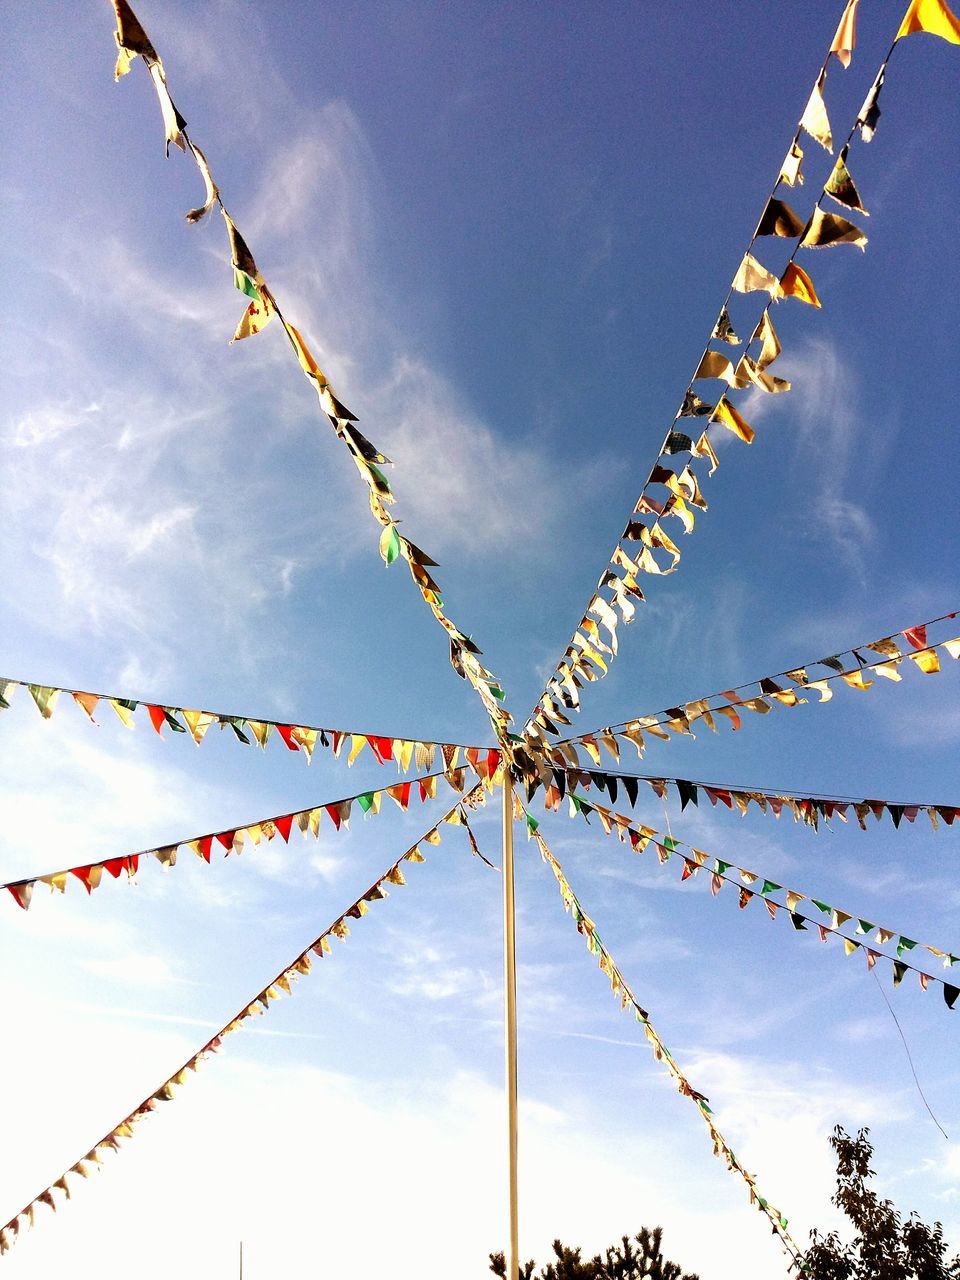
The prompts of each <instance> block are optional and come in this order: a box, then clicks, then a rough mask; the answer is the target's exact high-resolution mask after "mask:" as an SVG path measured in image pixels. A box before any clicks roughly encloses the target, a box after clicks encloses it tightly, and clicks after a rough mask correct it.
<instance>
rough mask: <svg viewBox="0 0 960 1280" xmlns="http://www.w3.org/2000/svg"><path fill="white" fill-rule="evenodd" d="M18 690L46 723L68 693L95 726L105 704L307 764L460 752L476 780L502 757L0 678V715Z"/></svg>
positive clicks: (426, 765)
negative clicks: (270, 748)
mask: <svg viewBox="0 0 960 1280" xmlns="http://www.w3.org/2000/svg"><path fill="white" fill-rule="evenodd" d="M17 689H26V690H27V691H28V693H29V694H30V697H31V698H32V699H33V701H34V702H35V703H36V706H37V709H38V710H39V712H40V714H41V715H42V716H43V718H44V719H45V720H49V719H50V718H51V717H52V715H53V713H54V710H55V708H56V705H57V700H58V699H59V697H60V695H61V694H67V695H68V696H69V697H70V698H72V700H73V701H74V702H75V703H76V704H77V706H78V707H80V708H81V710H82V711H83V712H84V713H85V714H86V716H87V718H88V719H89V721H90V723H91V724H96V723H97V721H96V720H95V719H94V712H95V711H96V710H97V707H98V706H99V704H101V703H103V704H105V705H109V706H110V707H111V708H112V710H113V711H115V712H116V714H117V716H118V717H119V719H120V721H121V723H122V724H123V725H124V727H125V728H127V729H133V728H134V726H135V724H136V712H137V711H138V710H140V711H146V713H147V716H148V717H149V720H150V723H151V725H152V726H153V728H154V729H155V730H156V732H157V734H158V735H159V736H160V737H161V738H162V737H163V731H164V729H165V728H167V729H170V730H171V731H172V732H173V733H183V734H188V735H189V736H190V737H191V738H192V739H193V741H194V742H195V743H196V744H197V746H199V745H200V743H201V742H202V741H203V739H204V737H205V735H206V733H207V731H208V730H209V729H211V728H212V727H213V726H214V725H216V726H217V728H218V729H220V730H221V731H222V730H224V729H230V730H231V731H232V737H233V738H234V739H235V740H236V741H237V742H241V743H243V745H244V746H247V747H249V746H250V745H251V743H252V742H256V744H257V745H258V746H259V747H260V748H261V750H266V746H267V742H268V741H269V739H270V738H271V737H272V738H273V739H274V741H277V740H280V741H282V742H283V744H284V746H285V747H286V748H287V750H288V751H296V752H300V753H301V754H302V755H303V758H304V759H305V760H306V762H307V764H309V763H310V762H311V760H312V759H313V752H314V749H315V748H316V746H317V744H318V743H319V744H320V746H321V747H324V748H327V749H329V750H330V751H331V752H332V753H333V755H334V757H335V758H336V759H339V758H340V756H341V753H342V752H343V751H344V748H345V747H347V752H346V755H347V764H348V765H352V764H353V763H354V761H355V760H356V759H357V757H358V756H359V755H360V753H361V752H362V751H363V750H364V748H365V747H369V748H370V752H371V754H372V755H373V756H374V758H375V759H376V761H377V763H378V764H386V763H387V761H389V760H394V761H396V764H397V768H398V770H399V771H401V772H404V773H405V772H406V771H407V770H408V769H409V768H410V765H411V763H413V764H414V765H415V766H416V768H417V769H431V768H432V767H433V762H434V759H435V757H436V753H437V751H439V752H440V754H441V757H442V759H443V762H444V764H445V765H446V766H447V767H449V768H455V767H456V765H457V764H458V762H459V757H460V753H461V752H462V753H463V758H464V759H465V760H466V762H467V764H469V765H470V767H471V769H473V771H474V773H475V774H476V775H477V777H478V778H486V777H489V776H490V775H491V774H492V773H495V772H496V770H497V769H498V768H499V766H500V753H499V751H497V750H496V749H495V748H492V747H478V746H469V745H467V744H465V743H461V742H422V741H420V740H418V739H411V738H395V737H389V736H387V735H385V734H374V733H361V732H359V731H358V730H356V729H330V728H321V727H320V726H319V725H302V724H283V723H282V722H280V721H278V720H259V719H255V718H254V717H252V716H247V715H230V714H228V713H227V712H224V711H195V710H190V709H189V708H184V707H174V706H168V705H167V704H165V703H159V702H149V701H147V700H145V699H142V698H141V699H136V698H125V697H120V696H118V695H116V694H110V693H87V692H84V691H83V690H82V689H68V688H66V687H65V686H57V685H48V684H34V683H31V682H30V681H28V680H5V679H2V678H0V711H6V710H9V708H10V701H9V699H10V697H11V696H12V695H13V693H14V692H15V691H16V690H17ZM141 719H142V716H141ZM348 744H349V745H348Z"/></svg>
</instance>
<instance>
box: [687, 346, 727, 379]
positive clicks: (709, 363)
mask: <svg viewBox="0 0 960 1280" xmlns="http://www.w3.org/2000/svg"><path fill="white" fill-rule="evenodd" d="M698 378H721V379H722V380H723V381H724V382H726V383H727V385H728V386H732V385H733V381H734V378H733V365H732V364H731V363H730V361H729V360H728V359H727V357H726V356H725V355H722V354H721V353H720V352H719V351H705V352H704V353H703V358H702V359H701V361H700V364H699V365H698V366H697V372H696V373H695V374H694V375H693V379H694V381H695V382H696V380H697V379H698Z"/></svg>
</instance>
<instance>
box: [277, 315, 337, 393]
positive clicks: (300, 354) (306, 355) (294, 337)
mask: <svg viewBox="0 0 960 1280" xmlns="http://www.w3.org/2000/svg"><path fill="white" fill-rule="evenodd" d="M284 328H285V329H286V331H287V337H288V338H289V339H290V343H291V345H292V346H293V349H294V351H295V352H296V353H297V359H298V360H299V361H300V368H301V369H302V370H303V372H304V373H305V374H306V375H307V377H308V378H313V379H314V380H315V381H316V382H317V383H319V385H320V386H321V387H325V386H326V385H327V379H326V377H325V376H324V373H323V370H322V369H321V368H320V366H319V365H318V364H317V362H316V360H314V358H313V356H312V354H311V352H310V348H309V347H308V346H307V344H306V343H305V342H304V340H303V338H302V336H301V334H300V330H299V329H295V328H294V327H293V325H292V324H287V322H286V321H284Z"/></svg>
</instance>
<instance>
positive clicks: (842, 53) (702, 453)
mask: <svg viewBox="0 0 960 1280" xmlns="http://www.w3.org/2000/svg"><path fill="white" fill-rule="evenodd" d="M857 5H858V0H848V3H847V5H846V7H845V8H844V11H843V15H842V17H841V19H840V23H839V25H838V27H837V30H836V33H835V35H834V38H833V41H832V43H831V46H830V49H829V51H828V53H827V56H826V58H825V59H824V62H823V64H822V66H821V68H820V71H819V73H818V75H817V78H816V81H815V83H814V86H813V89H812V92H811V94H810V97H809V99H808V100H807V104H806V107H805V108H804V111H803V115H802V116H801V119H800V122H799V124H798V126H797V129H796V132H795V134H794V137H793V140H792V142H791V143H790V147H789V149H788V151H787V155H786V158H785V160H784V162H783V164H782V166H781V168H780V171H779V173H778V175H777V181H776V183H775V184H774V189H773V191H771V192H770V195H769V196H768V198H767V201H766V204H765V205H764V211H763V213H762V214H761V216H760V220H759V222H758V223H757V228H756V231H755V232H754V234H753V236H752V237H751V239H750V242H749V244H748V245H747V249H746V251H745V252H744V254H743V257H742V259H741V261H740V265H739V267H738V269H737V271H736V274H735V276H734V278H733V281H732V282H731V285H730V288H729V290H728V291H727V296H726V297H725V298H724V300H723V303H722V305H721V308H720V313H719V316H718V318H717V320H716V322H715V324H714V326H713V329H712V330H711V341H714V340H718V341H722V342H726V343H731V344H733V345H736V344H737V341H738V340H737V337H736V334H735V332H734V329H733V325H732V322H731V320H730V315H729V311H728V304H729V301H730V298H731V297H732V295H733V294H734V293H744V294H749V293H754V292H761V293H766V294H767V295H768V299H769V300H768V302H767V304H766V306H765V308H764V311H763V315H762V318H761V321H760V324H759V325H758V326H757V329H756V330H755V331H754V336H753V338H752V339H751V342H753V341H755V340H757V338H758V332H759V330H760V329H761V327H764V326H766V325H768V324H769V308H770V305H771V304H772V303H774V302H777V301H780V300H783V299H787V298H794V299H796V300H797V301H799V302H803V303H806V304H807V305H808V306H812V307H816V308H819V307H820V306H821V302H820V298H819V296H818V294H817V290H816V287H815V285H814V283H813V280H812V279H811V278H810V275H809V273H808V272H807V271H805V270H804V268H803V267H801V266H800V265H799V264H798V263H797V262H796V261H795V260H794V258H795V254H796V252H797V250H798V249H799V248H801V247H803V248H824V247H827V246H830V245H838V244H853V245H856V246H858V247H859V248H861V249H862V248H864V247H865V245H866V243H867V237H866V235H865V234H864V233H863V231H862V230H861V229H860V228H859V227H857V226H855V225H854V224H853V223H852V222H850V221H849V220H848V219H846V218H845V217H842V216H841V215H839V214H836V213H830V212H827V211H825V210H823V209H822V208H821V205H822V203H823V201H824V199H826V197H827V196H828V195H829V196H831V197H832V198H834V199H837V200H839V202H840V203H845V202H847V207H848V208H860V209H862V202H861V201H860V197H859V193H858V192H857V190H856V187H855V186H854V184H853V180H852V179H851V178H850V175H849V171H848V170H847V168H846V160H847V156H848V153H849V146H850V142H851V139H852V138H853V136H854V134H855V133H856V132H857V130H858V129H859V130H860V132H861V135H862V136H863V137H864V139H865V140H867V139H868V138H869V136H872V134H871V132H870V131H871V130H872V129H873V128H875V126H876V120H877V118H878V117H879V110H878V109H877V107H876V98H877V96H878V95H879V90H880V86H881V85H882V84H883V77H884V74H885V72H886V67H887V61H885V62H884V63H883V64H882V66H881V68H880V71H879V73H878V76H877V79H876V81H875V84H874V90H873V91H872V98H870V97H868V101H867V102H866V103H864V106H863V108H861V111H860V113H859V114H858V116H857V119H856V121H855V122H854V125H853V127H852V128H851V129H850V132H849V134H848V136H847V140H846V142H845V143H844V145H843V147H842V148H841V150H840V157H839V159H838V161H837V162H836V164H835V165H834V168H833V171H832V173H831V175H830V177H829V178H828V180H827V184H826V185H825V186H824V188H823V189H822V191H821V193H820V195H819V197H818V198H817V202H816V206H815V208H814V210H813V212H812V214H811V215H810V217H809V218H808V220H807V221H806V222H804V221H803V220H802V218H801V217H800V216H799V215H798V214H797V213H796V212H795V211H794V210H793V209H792V208H791V207H790V205H789V204H787V203H786V201H784V200H783V199H781V198H780V197H779V196H778V195H777V189H778V187H779V186H780V184H781V183H783V184H784V185H786V186H790V187H794V188H795V187H797V186H799V185H800V184H802V182H803V174H802V172H801V166H802V162H803V150H802V148H801V146H800V138H801V135H802V134H804V133H806V134H808V135H809V136H810V137H812V138H814V139H815V140H816V141H817V142H818V143H820V145H821V146H823V147H824V148H825V149H826V150H827V151H829V152H830V153H831V154H832V153H833V135H832V129H831V125H830V120H829V116H828V113H827V108H826V103H825V101H824V97H823V90H824V85H825V82H826V76H827V69H828V66H829V63H830V59H831V58H832V57H836V58H837V60H838V62H840V64H841V65H842V66H844V67H846V66H849V64H850V60H851V56H852V53H853V49H854V47H855V43H856V34H855V27H856V15H857ZM920 5H921V0H917V4H916V5H912V6H911V10H910V11H909V12H908V17H907V18H905V19H904V25H903V27H902V28H901V31H902V32H906V31H908V30H909V31H912V30H919V29H924V30H935V31H936V32H937V34H941V35H944V37H945V38H947V39H950V38H952V36H951V35H950V34H949V32H950V31H952V26H951V25H950V24H951V22H952V21H954V20H953V19H952V15H951V16H950V18H944V17H943V16H942V15H941V9H943V8H945V7H944V6H942V3H941V0H922V5H923V6H926V7H924V8H923V13H922V14H921V10H920V7H918V6H920ZM934 8H936V9H937V12H936V14H934V12H933V9H934ZM914 11H916V12H914ZM947 12H948V11H947ZM911 14H913V16H912V17H911V16H910V15H911ZM908 19H909V20H908ZM921 22H923V23H926V24H927V25H925V26H920V25H916V24H920V23H921ZM944 24H946V25H944ZM764 236H779V237H784V238H788V239H790V238H796V239H797V245H796V246H795V249H794V254H792V255H791V258H790V260H789V262H788V263H787V265H786V267H785V268H784V270H783V272H782V273H781V274H780V275H779V276H777V275H776V274H774V273H773V272H771V271H769V270H768V269H767V268H766V267H765V266H763V264H762V263H761V262H759V261H758V260H757V258H756V257H755V256H754V255H753V253H752V249H753V246H754V244H755V242H756V241H757V239H758V238H760V237H764ZM760 340H761V341H762V338H761V339H760ZM749 345H750V344H747V346H748V350H745V351H744V352H743V354H742V356H741V359H740V361H739V363H738V364H735V363H734V361H732V360H731V359H729V357H727V356H726V355H723V354H722V353H721V352H719V351H715V350H713V349H711V347H710V345H709V343H708V345H707V348H706V350H705V351H704V352H703V354H702V356H701V358H700V361H699V363H698V365H697V369H696V372H695V373H694V376H693V378H692V379H691V380H690V385H689V386H688V387H687V389H686V391H685V392H684V396H683V399H682V401H681V406H680V408H679V409H678V411H677V413H676V415H675V417H674V420H673V422H672V423H671V425H670V427H669V428H668V430H667V433H666V436H665V437H664V442H663V444H662V445H661V448H660V451H659V456H658V459H657V462H656V463H655V464H654V467H653V468H652V470H651V472H650V475H649V477H648V479H647V482H646V484H645V485H644V487H643V490H642V492H641V494H640V498H639V499H638V501H637V504H636V506H635V507H634V511H633V515H632V516H631V518H630V521H629V523H628V524H627V527H626V528H625V529H624V532H623V534H622V535H621V539H620V542H619V543H618V545H617V547H616V549H615V550H614V553H613V555H612V556H611V557H610V560H609V562H608V565H607V567H606V568H605V570H604V572H603V574H602V575H601V577H600V579H599V581H598V583H597V587H596V590H595V592H594V595H593V597H592V599H591V601H590V603H589V604H588V606H587V608H586V610H585V612H584V614H583V618H582V620H581V622H580V624H579V626H578V627H577V629H576V631H575V632H574V635H573V638H572V639H571V641H570V643H569V644H568V646H567V648H566V650H565V651H564V653H563V656H562V657H561V659H560V661H559V662H558V663H557V665H556V667H555V669H554V673H553V675H552V676H551V677H550V679H549V680H548V681H547V683H546V685H545V686H544V689H543V691H542V693H541V695H540V698H539V699H538V701H537V704H536V706H535V707H534V709H533V711H532V712H531V714H530V716H529V717H528V719H527V721H526V724H525V725H524V729H523V737H524V740H525V743H526V745H527V748H528V750H529V751H530V752H532V753H533V754H534V755H538V754H539V755H543V754H544V753H545V752H547V751H548V749H549V743H548V737H547V735H558V734H559V730H558V729H557V723H558V722H559V723H561V724H562V723H563V722H564V721H563V719H562V717H561V716H560V715H558V712H559V711H560V710H561V709H562V710H574V711H575V710H578V709H579V705H580V699H579V690H580V689H581V688H582V687H583V685H584V683H585V682H590V681H593V680H599V679H602V678H603V676H604V675H605V674H606V671H607V669H608V666H609V663H608V662H607V661H606V660H604V661H603V662H602V663H600V662H597V660H596V655H597V653H598V646H597V644H596V639H597V636H596V634H594V636H593V637H592V638H591V636H590V635H589V634H588V630H589V627H587V625H586V624H591V625H592V626H593V627H594V629H595V628H596V627H597V625H598V624H599V626H602V627H604V628H605V630H606V631H607V634H608V639H607V640H605V641H604V646H605V647H601V648H600V649H599V652H600V653H601V654H606V656H607V657H609V658H613V657H615V656H616V652H617V644H616V628H617V626H618V624H619V622H621V621H622V622H624V623H628V622H630V621H632V619H633V618H634V617H635V615H636V604H637V603H638V602H642V601H643V600H644V595H643V591H642V589H641V587H640V585H639V581H638V578H639V575H640V574H641V573H648V574H654V575H658V576H662V575H663V574H664V573H669V572H672V571H673V569H675V568H676V566H677V562H678V560H679V558H680V553H679V551H676V549H675V548H674V551H675V554H674V553H673V552H672V553H671V555H672V559H671V563H670V565H669V566H665V565H664V564H663V563H662V562H661V561H660V560H659V559H658V558H657V556H656V555H655V551H656V550H657V549H658V548H659V547H660V546H661V544H660V543H659V540H658V535H659V534H660V532H661V529H662V522H663V521H664V520H665V519H666V518H667V517H669V516H675V517H677V518H678V519H680V520H681V522H682V524H683V530H684V532H685V533H691V532H692V531H693V528H694V523H695V516H694V514H693V512H692V511H691V510H690V508H689V503H688V501H687V499H686V498H685V497H684V496H683V495H682V494H677V493H676V492H674V493H673V494H671V495H668V496H667V497H666V498H664V497H662V496H661V495H660V493H659V492H658V491H657V490H656V488H655V486H656V485H657V484H658V483H662V480H661V479H660V476H661V474H662V473H668V474H669V473H671V471H672V469H671V468H669V467H666V466H665V465H664V461H665V459H667V458H670V457H672V456H674V455H675V454H676V453H678V452H681V451H684V449H683V446H678V436H679V437H680V439H682V440H687V439H689V440H690V447H689V452H690V454H691V456H692V457H693V458H697V459H704V458H705V459H709V463H710V469H709V474H710V475H713V474H714V472H715V471H716V469H717V466H718V458H717V454H716V451H715V449H714V448H713V446H712V444H711V441H710V437H709V435H708V432H707V431H704V432H703V433H702V434H701V435H700V437H699V439H697V440H696V442H694V438H693V436H692V435H691V436H689V437H688V436H686V435H685V434H684V433H682V432H678V431H677V424H678V422H679V421H680V419H681V418H684V417H699V416H706V417H709V418H710V422H711V424H717V425H719V426H723V427H725V428H727V429H728V430H731V431H732V432H733V433H734V434H735V435H736V436H737V437H738V438H739V439H740V440H742V441H743V442H744V443H747V444H749V443H751V442H752V441H753V439H754V431H753V428H752V427H751V426H750V425H749V423H747V422H746V421H745V420H744V419H743V417H742V415H741V414H740V413H739V412H738V410H737V409H736V408H735V407H734V406H733V405H732V404H731V403H730V401H729V399H728V398H727V395H726V393H724V396H723V397H721V399H720V401H719V403H718V404H716V405H711V404H709V403H708V402H707V401H705V400H702V399H701V398H700V397H699V396H698V395H697V394H696V393H695V392H694V390H693V384H694V383H695V382H696V381H698V380H699V379H706V378H719V379H721V380H722V381H724V382H726V384H727V386H728V387H730V388H738V389H743V388H746V387H749V386H754V387H758V388H760V389H761V390H764V391H767V392H773V393H776V392H783V391H788V390H789V389H790V384H789V383H788V382H786V381H785V380H783V379H778V378H775V377H773V376H772V375H769V374H767V373H766V372H765V369H766V365H767V364H769V363H770V361H771V360H772V359H774V358H775V355H778V354H779V350H780V348H779V342H777V347H776V353H775V354H770V349H769V348H767V355H766V359H765V361H761V360H760V359H756V358H754V357H753V356H751V355H750V354H749ZM673 474H676V473H673ZM690 474H691V475H692V474H693V473H692V471H691V472H690ZM651 490H652V492H651ZM701 509H703V510H705V509H706V503H704V504H703V506H702V508H701ZM636 542H639V543H640V544H641V547H640V549H639V553H637V552H636V551H634V550H633V549H632V548H631V547H630V544H632V543H636Z"/></svg>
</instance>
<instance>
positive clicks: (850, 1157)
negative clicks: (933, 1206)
mask: <svg viewBox="0 0 960 1280" xmlns="http://www.w3.org/2000/svg"><path fill="white" fill-rule="evenodd" d="M868 1133H869V1130H868V1129H861V1130H860V1132H859V1133H858V1134H857V1136H856V1137H855V1138H853V1137H851V1136H850V1135H849V1134H848V1133H845V1132H844V1130H843V1129H842V1128H841V1127H840V1126H839V1125H837V1127H836V1129H835V1130H834V1133H833V1137H832V1138H831V1139H830V1145H831V1146H832V1147H833V1149H834V1151H835V1152H836V1153H837V1191H836V1194H835V1195H834V1196H833V1203H834V1204H835V1205H836V1206H837V1208H838V1209H842V1210H843V1212H844V1213H845V1214H846V1215H847V1217H848V1218H849V1219H850V1221H851V1223H852V1224H853V1226H854V1228H855V1229H856V1233H857V1234H856V1235H855V1236H854V1238H853V1240H851V1241H850V1242H848V1243H847V1244H844V1243H842V1242H841V1240H840V1237H839V1236H838V1235H837V1233H836V1232H835V1231H831V1232H830V1234H829V1235H826V1236H821V1235H820V1233H819V1232H818V1231H812V1232H811V1233H810V1237H811V1239H812V1241H813V1243H812V1244H811V1246H810V1248H809V1249H808V1250H807V1254H806V1257H805V1260H804V1261H805V1267H804V1269H803V1271H802V1272H801V1274H802V1275H803V1276H805V1277H806V1280H960V1255H958V1256H957V1257H956V1258H954V1260H953V1261H952V1262H948V1261H947V1259H946V1256H945V1255H946V1250H947V1246H946V1243H945V1241H944V1239H943V1227H942V1226H941V1225H940V1223H939V1222H935V1223H934V1224H933V1226H932V1227H929V1226H927V1225H926V1223H924V1222H922V1221H921V1220H920V1218H919V1217H918V1216H917V1214H916V1213H911V1214H910V1216H909V1217H908V1218H906V1219H904V1218H903V1217H902V1216H901V1214H900V1213H899V1212H898V1211H897V1210H896V1209H895V1208H894V1206H893V1204H892V1202H891V1201H889V1200H881V1199H880V1198H879V1196H878V1195H877V1193H876V1192H875V1191H874V1190H873V1189H872V1188H871V1187H869V1186H868V1185H867V1183H868V1181H869V1179H871V1178H872V1177H873V1176H874V1171H873V1169H872V1168H871V1167H870V1159H871V1157H872V1156H873V1146H872V1145H871V1143H870V1142H869V1141H868V1139H867V1134H868Z"/></svg>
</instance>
